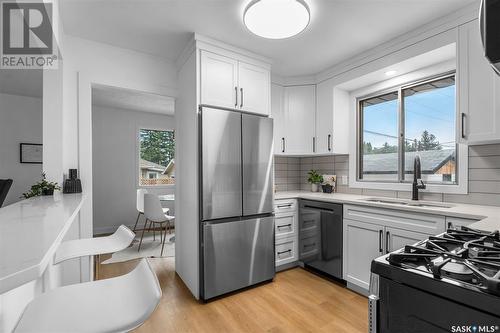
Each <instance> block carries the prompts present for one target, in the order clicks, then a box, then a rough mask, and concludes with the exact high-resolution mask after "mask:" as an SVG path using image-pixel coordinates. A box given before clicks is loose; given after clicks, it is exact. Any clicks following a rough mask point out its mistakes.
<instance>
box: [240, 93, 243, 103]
mask: <svg viewBox="0 0 500 333" xmlns="http://www.w3.org/2000/svg"><path fill="white" fill-rule="evenodd" d="M240 93H241V96H240V108H242V107H243V88H240Z"/></svg>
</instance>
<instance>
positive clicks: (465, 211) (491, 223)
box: [274, 191, 500, 232]
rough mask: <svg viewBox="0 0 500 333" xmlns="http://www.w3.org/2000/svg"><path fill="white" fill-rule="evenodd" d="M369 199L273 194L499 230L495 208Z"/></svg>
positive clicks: (499, 213)
mask: <svg viewBox="0 0 500 333" xmlns="http://www.w3.org/2000/svg"><path fill="white" fill-rule="evenodd" d="M369 198H374V196H367V195H356V194H346V193H321V192H307V191H286V192H276V193H275V194H274V199H275V200H279V199H309V200H316V201H325V202H334V203H341V204H353V205H363V206H370V207H379V208H388V209H397V210H403V211H411V212H420V213H427V214H435V215H444V216H451V217H459V218H466V219H473V220H478V222H475V223H473V224H471V225H470V228H474V229H479V230H484V231H490V232H491V231H495V230H500V207H497V206H481V205H468V204H461V203H448V202H434V201H423V200H422V201H419V202H420V203H430V204H446V205H449V206H451V207H450V208H444V207H418V206H408V205H399V204H394V203H381V202H373V201H366V199H369ZM377 199H387V200H404V199H396V198H380V197H377Z"/></svg>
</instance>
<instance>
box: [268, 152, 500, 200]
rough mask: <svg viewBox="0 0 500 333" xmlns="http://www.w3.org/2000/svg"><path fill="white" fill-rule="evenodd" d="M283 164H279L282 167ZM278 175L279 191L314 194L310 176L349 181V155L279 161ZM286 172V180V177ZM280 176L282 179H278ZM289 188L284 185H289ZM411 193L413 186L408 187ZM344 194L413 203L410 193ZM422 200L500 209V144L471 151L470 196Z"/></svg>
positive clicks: (428, 195)
mask: <svg viewBox="0 0 500 333" xmlns="http://www.w3.org/2000/svg"><path fill="white" fill-rule="evenodd" d="M278 162H279V163H278ZM275 165H276V167H275V170H276V171H275V172H276V175H277V179H279V180H277V181H279V182H280V184H279V185H278V186H277V187H276V189H277V191H287V190H288V191H293V190H298V189H301V190H304V191H310V190H311V185H310V184H309V183H307V172H308V171H309V170H311V169H316V170H318V171H319V172H320V173H322V174H336V175H337V177H339V178H340V177H342V176H347V177H349V155H335V156H321V157H302V158H299V157H276V158H275ZM284 172H286V177H284V175H285V173H284ZM278 176H279V177H278ZM284 178H286V184H283V182H285V179H284ZM408 186H409V187H408V188H409V189H410V185H408ZM337 191H338V192H340V193H352V194H364V195H370V196H385V197H393V198H404V199H410V198H411V192H410V191H398V192H396V191H380V190H371V189H357V188H350V187H349V186H345V185H337ZM420 199H421V200H429V201H449V202H459V203H469V204H482V205H493V206H500V144H493V145H479V146H470V147H469V194H443V193H429V192H424V191H421V192H420Z"/></svg>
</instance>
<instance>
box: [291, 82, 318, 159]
mask: <svg viewBox="0 0 500 333" xmlns="http://www.w3.org/2000/svg"><path fill="white" fill-rule="evenodd" d="M285 109H286V122H285V124H286V136H285V153H287V154H311V153H313V152H314V149H313V148H314V147H313V146H314V142H313V140H314V136H315V113H316V112H315V109H316V88H315V86H314V85H308V86H294V87H286V88H285Z"/></svg>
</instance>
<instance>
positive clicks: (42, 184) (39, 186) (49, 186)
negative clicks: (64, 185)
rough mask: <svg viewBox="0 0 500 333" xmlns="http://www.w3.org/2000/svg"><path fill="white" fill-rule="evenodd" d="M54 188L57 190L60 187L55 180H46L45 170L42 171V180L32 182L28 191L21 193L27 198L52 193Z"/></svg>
mask: <svg viewBox="0 0 500 333" xmlns="http://www.w3.org/2000/svg"><path fill="white" fill-rule="evenodd" d="M54 190H57V191H59V190H61V187H60V186H59V185H58V184H57V183H55V182H49V181H47V176H46V175H45V172H42V180H41V181H39V182H37V183H35V184H33V185H32V186H31V189H30V190H29V191H28V192H26V193H23V197H24V198H25V199H28V198H32V197H37V196H40V195H53V194H54Z"/></svg>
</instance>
